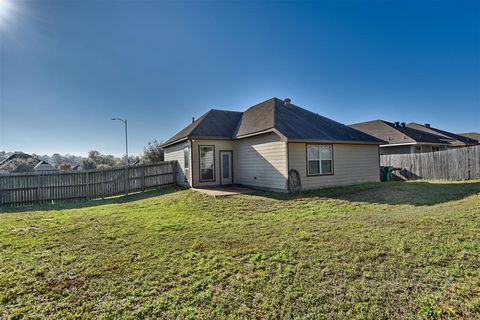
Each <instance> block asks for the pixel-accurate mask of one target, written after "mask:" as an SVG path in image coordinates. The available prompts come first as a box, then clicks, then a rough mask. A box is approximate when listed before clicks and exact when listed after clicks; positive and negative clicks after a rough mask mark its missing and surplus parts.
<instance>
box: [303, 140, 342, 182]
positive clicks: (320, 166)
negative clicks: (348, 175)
mask: <svg viewBox="0 0 480 320" xmlns="http://www.w3.org/2000/svg"><path fill="white" fill-rule="evenodd" d="M315 146H316V147H318V149H319V150H318V159H309V158H308V148H309V147H315ZM322 146H329V147H330V150H331V152H330V154H331V157H330V159H323V158H322V153H321V152H320V147H322ZM305 157H306V162H305V165H306V172H307V177H314V176H331V175H333V174H334V173H335V169H334V167H333V163H334V162H333V158H334V155H333V144H312V143H310V144H306V145H305ZM322 160H329V161H331V168H332V171H331V172H326V173H323V172H322ZM309 161H318V165H319V168H318V171H319V173H310V172H309V171H310V166H309V165H308V163H309Z"/></svg>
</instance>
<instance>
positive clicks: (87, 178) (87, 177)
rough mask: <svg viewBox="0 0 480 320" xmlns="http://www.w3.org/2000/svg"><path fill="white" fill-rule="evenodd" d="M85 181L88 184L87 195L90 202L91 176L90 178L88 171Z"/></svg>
mask: <svg viewBox="0 0 480 320" xmlns="http://www.w3.org/2000/svg"><path fill="white" fill-rule="evenodd" d="M85 179H86V180H87V183H86V188H87V190H86V193H87V200H90V176H89V172H88V171H87V174H86V177H85Z"/></svg>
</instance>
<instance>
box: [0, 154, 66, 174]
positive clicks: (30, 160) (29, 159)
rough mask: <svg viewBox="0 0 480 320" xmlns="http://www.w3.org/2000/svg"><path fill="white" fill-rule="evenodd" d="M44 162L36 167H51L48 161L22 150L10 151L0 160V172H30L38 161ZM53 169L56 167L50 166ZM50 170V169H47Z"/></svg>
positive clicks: (40, 168)
mask: <svg viewBox="0 0 480 320" xmlns="http://www.w3.org/2000/svg"><path fill="white" fill-rule="evenodd" d="M42 162H43V163H44V164H43V165H40V166H39V167H38V169H39V170H42V168H43V167H46V165H48V167H51V166H50V165H49V164H48V163H46V162H44V161H42V160H40V159H38V158H36V157H34V156H32V155H30V154H27V153H23V152H12V153H9V154H7V156H6V157H5V158H4V159H3V160H2V161H0V173H18V172H32V171H37V170H35V168H36V166H38V165H39V164H40V163H42ZM45 164H46V165H45ZM52 168H53V169H54V170H55V171H56V170H57V169H56V168H54V167H52ZM49 171H51V170H49Z"/></svg>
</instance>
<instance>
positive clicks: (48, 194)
mask: <svg viewBox="0 0 480 320" xmlns="http://www.w3.org/2000/svg"><path fill="white" fill-rule="evenodd" d="M175 163H176V161H166V162H160V163H154V164H144V165H140V166H130V167H129V168H128V170H127V176H126V175H125V173H126V172H125V168H123V167H122V168H111V169H102V170H87V171H80V172H53V173H41V174H38V173H15V174H0V206H12V205H28V204H33V203H39V204H40V203H47V202H52V201H66V200H81V199H97V198H105V197H111V196H116V195H121V194H125V191H126V190H125V188H126V187H127V188H128V192H137V191H144V190H146V189H152V188H163V187H169V186H175V185H176V179H175V178H176V174H177V173H176V169H177V166H176V165H175Z"/></svg>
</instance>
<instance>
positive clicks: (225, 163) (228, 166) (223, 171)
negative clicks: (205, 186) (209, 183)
mask: <svg viewBox="0 0 480 320" xmlns="http://www.w3.org/2000/svg"><path fill="white" fill-rule="evenodd" d="M232 183H233V170H232V151H220V184H222V185H223V184H232Z"/></svg>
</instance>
